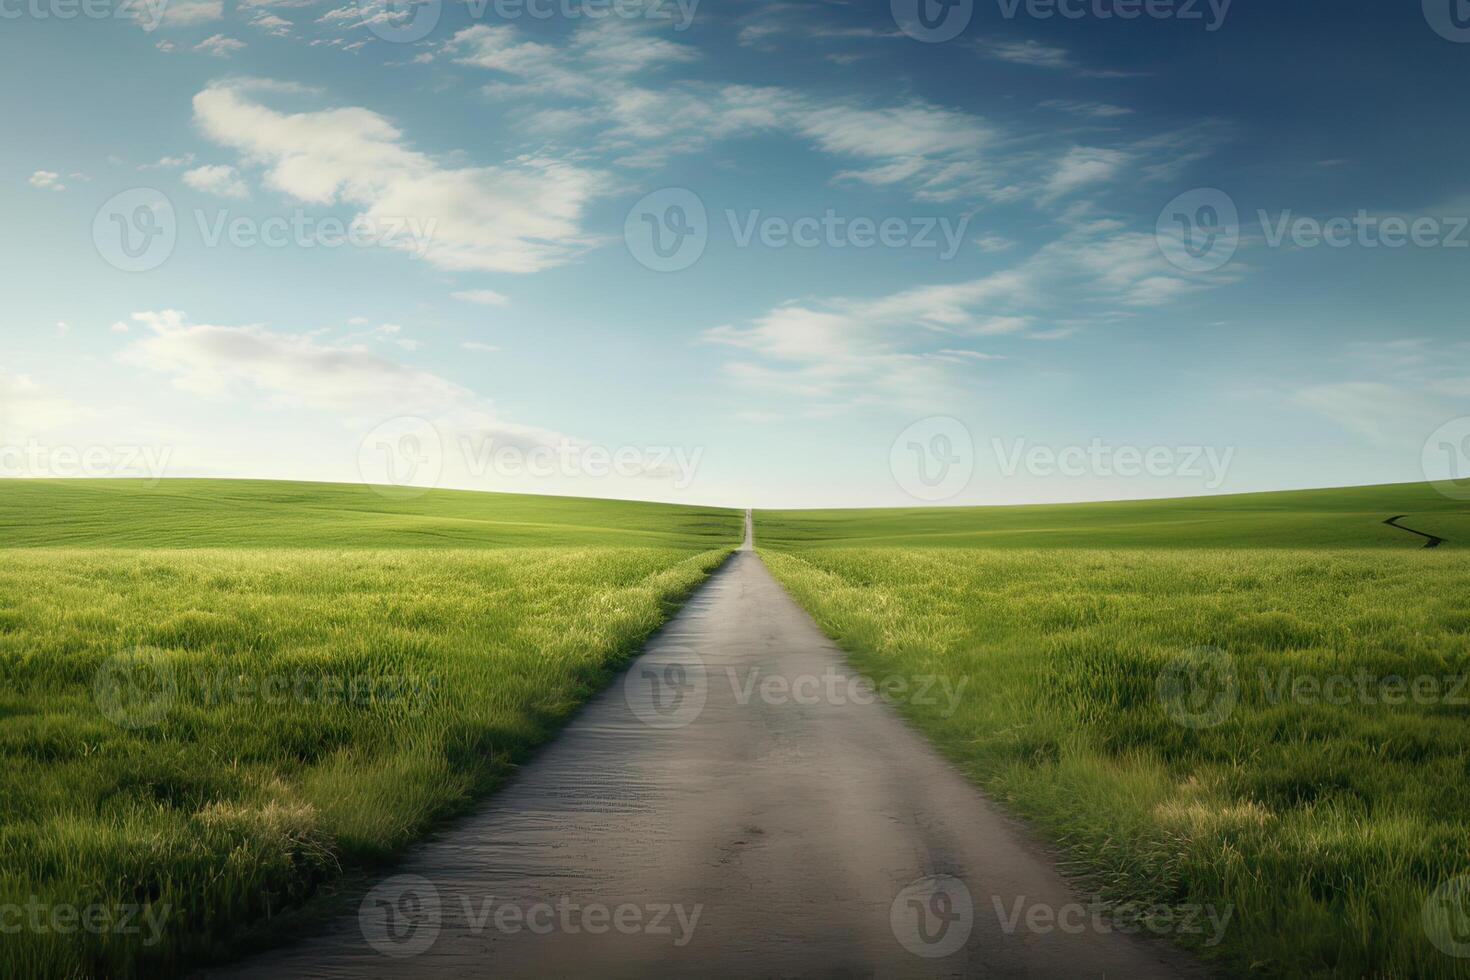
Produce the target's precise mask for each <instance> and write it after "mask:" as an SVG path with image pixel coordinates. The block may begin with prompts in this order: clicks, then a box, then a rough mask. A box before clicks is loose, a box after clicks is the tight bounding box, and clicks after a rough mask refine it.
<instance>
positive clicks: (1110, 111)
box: [1041, 99, 1133, 119]
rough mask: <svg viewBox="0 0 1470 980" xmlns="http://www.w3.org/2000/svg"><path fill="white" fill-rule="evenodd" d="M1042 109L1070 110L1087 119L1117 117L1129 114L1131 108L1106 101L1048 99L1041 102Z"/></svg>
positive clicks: (1130, 113) (1131, 111)
mask: <svg viewBox="0 0 1470 980" xmlns="http://www.w3.org/2000/svg"><path fill="white" fill-rule="evenodd" d="M1041 107H1042V108H1043V109H1057V110H1059V111H1061V112H1070V113H1072V114H1073V115H1076V116H1085V117H1087V118H1088V119H1117V118H1119V117H1121V116H1131V115H1132V114H1133V110H1132V109H1125V108H1123V107H1122V106H1116V105H1109V104H1108V103H1106V102H1075V101H1072V100H1069V99H1048V100H1047V101H1045V102H1043V103H1041Z"/></svg>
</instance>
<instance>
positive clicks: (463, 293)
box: [449, 289, 510, 306]
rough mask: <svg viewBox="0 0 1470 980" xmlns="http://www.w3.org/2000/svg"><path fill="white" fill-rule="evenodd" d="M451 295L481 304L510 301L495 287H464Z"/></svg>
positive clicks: (501, 303)
mask: <svg viewBox="0 0 1470 980" xmlns="http://www.w3.org/2000/svg"><path fill="white" fill-rule="evenodd" d="M449 295H450V296H453V297H454V298H455V299H458V300H463V301H464V302H466V303H479V304H480V305H481V306H504V305H505V304H506V303H508V302H510V299H509V298H508V297H506V296H505V295H504V294H503V293H497V292H496V291H495V290H493V289H462V290H460V291H458V292H455V293H450V294H449Z"/></svg>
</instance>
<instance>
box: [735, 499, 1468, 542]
mask: <svg viewBox="0 0 1470 980" xmlns="http://www.w3.org/2000/svg"><path fill="white" fill-rule="evenodd" d="M1399 515H1407V516H1405V517H1404V520H1403V522H1402V523H1403V524H1404V525H1406V526H1408V527H1411V528H1414V529H1415V530H1419V531H1424V532H1426V533H1429V534H1434V535H1438V536H1440V537H1442V538H1445V539H1446V544H1445V545H1443V546H1442V547H1454V546H1455V545H1456V544H1457V543H1458V544H1466V543H1470V501H1463V500H1452V499H1450V498H1449V497H1446V496H1445V495H1443V494H1441V493H1440V492H1439V491H1437V490H1436V489H1435V488H1434V486H1432V485H1430V484H1427V483H1402V484H1389V485H1384V486H1372V487H1346V488H1342V489H1331V490H1291V491H1283V492H1279V493H1250V494H1232V495H1229V496H1218V497H1184V498H1178V499H1172V500H1125V501H1117V502H1109V503H1095V504H1046V505H1027V506H1012V507H908V508H885V509H869V510H863V509H855V510H762V511H757V512H756V515H755V517H756V523H757V527H758V531H759V534H760V540H761V542H762V543H763V544H765V545H769V546H771V547H774V548H788V549H801V548H808V547H818V548H820V547H864V548H904V547H944V548H1318V547H1331V548H1407V549H1412V548H1422V547H1423V546H1424V540H1423V539H1422V538H1418V537H1415V536H1414V535H1412V534H1409V533H1408V532H1406V531H1401V530H1398V529H1396V528H1392V527H1388V526H1387V525H1385V524H1384V523H1383V521H1384V520H1385V519H1387V518H1390V517H1397V516H1399Z"/></svg>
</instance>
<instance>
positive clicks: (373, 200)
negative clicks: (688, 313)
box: [194, 81, 602, 272]
mask: <svg viewBox="0 0 1470 980" xmlns="http://www.w3.org/2000/svg"><path fill="white" fill-rule="evenodd" d="M273 90H278V89H274V88H273V86H271V85H269V84H265V85H262V84H261V83H250V82H239V81H235V82H222V83H218V84H215V85H211V86H210V87H209V88H207V89H205V90H204V91H202V92H200V93H199V94H198V95H196V96H195V97H194V115H195V119H196V121H197V122H198V124H199V126H200V128H201V129H202V130H203V132H204V133H205V135H206V136H208V137H209V138H210V139H212V140H213V141H215V142H216V143H219V144H220V145H223V146H227V147H231V148H233V149H235V150H238V151H239V152H240V153H241V155H242V158H243V160H244V162H246V163H247V164H250V165H253V166H258V167H262V168H264V170H265V182H266V184H267V185H269V186H270V187H271V188H273V189H275V190H278V191H281V192H282V193H285V194H287V195H288V196H290V197H292V198H295V199H296V200H298V201H303V202H306V203H310V204H323V205H328V204H334V203H338V202H346V203H349V204H354V205H358V206H360V207H362V208H363V209H364V210H363V211H362V215H363V216H364V217H366V218H367V219H369V220H372V221H374V222H375V223H377V224H380V225H382V224H388V223H391V222H394V221H402V220H404V219H407V218H414V219H417V220H418V221H419V222H420V226H421V227H429V226H430V225H431V224H432V228H433V231H432V237H431V239H430V240H429V241H428V242H427V243H417V247H420V248H421V249H422V254H423V256H424V258H425V259H427V260H428V261H429V262H431V263H433V264H434V265H437V266H439V267H441V268H444V269H450V270H455V271H496V272H535V271H537V270H540V269H545V268H549V267H551V266H554V265H559V264H561V263H564V262H567V261H569V260H570V259H572V258H573V257H575V256H576V255H577V254H578V253H580V252H581V251H582V250H584V249H585V248H587V247H588V246H589V245H590V244H591V243H592V239H591V238H590V237H589V236H588V235H587V234H586V232H584V231H583V230H582V227H581V224H580V222H581V217H582V212H583V209H584V208H585V206H586V204H587V202H588V201H589V200H590V199H591V198H592V197H594V196H595V195H597V194H598V193H600V192H601V190H602V187H601V185H600V183H599V180H598V175H597V174H596V173H595V172H593V171H591V170H588V169H585V168H583V167H580V166H577V165H575V164H571V163H567V162H565V161H561V160H556V159H552V158H549V157H544V156H525V157H518V158H516V159H513V160H510V161H507V162H504V163H501V164H498V165H495V166H480V167H459V166H448V165H445V164H442V163H440V162H438V161H436V160H435V159H434V158H432V157H430V156H429V155H428V154H425V153H421V152H419V151H417V150H414V149H412V148H410V146H409V144H408V141H407V139H406V138H405V136H404V134H403V133H402V132H401V131H400V130H399V129H398V128H397V127H396V126H395V125H394V124H393V123H391V122H390V121H389V120H388V119H387V118H386V117H384V116H381V115H379V114H378V113H376V112H373V111H371V110H369V109H365V108H360V107H350V108H340V109H324V110H319V111H314V112H296V113H286V112H280V111H277V110H275V109H272V108H269V107H268V106H266V105H264V104H263V103H262V102H260V101H258V100H257V99H256V98H255V95H256V93H257V91H264V92H266V93H269V92H270V91H273Z"/></svg>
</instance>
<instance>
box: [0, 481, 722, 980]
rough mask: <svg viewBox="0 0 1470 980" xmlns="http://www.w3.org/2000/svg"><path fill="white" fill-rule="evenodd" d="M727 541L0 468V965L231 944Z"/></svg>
mask: <svg viewBox="0 0 1470 980" xmlns="http://www.w3.org/2000/svg"><path fill="white" fill-rule="evenodd" d="M740 536H741V518H740V515H739V514H738V513H737V512H734V511H720V510H716V509H702V508H685V507H674V506H662V505H653V504H626V503H620V502H602V501H587V500H569V499H559V498H535V497H516V496H510V495H496V494H458V493H446V494H439V493H432V494H428V495H425V496H422V497H419V498H416V499H412V500H395V499H391V498H384V497H382V496H380V495H378V494H376V493H374V492H373V491H372V490H370V489H368V488H363V487H342V486H330V485H312V484H287V483H265V482H250V483H242V482H234V481H220V482H214V481H180V482H179V483H178V484H174V483H171V482H165V483H162V484H159V485H158V486H157V487H156V488H149V487H147V486H146V485H144V484H139V483H129V482H125V481H100V482H97V483H86V482H82V481H76V482H70V481H68V482H57V481H46V482H40V481H37V482H31V481H26V482H16V481H7V482H5V483H0V545H3V546H4V547H5V548H6V552H5V555H6V561H5V563H4V564H3V566H0V906H3V907H8V908H19V909H21V910H22V913H21V914H22V915H24V916H26V921H24V922H23V923H22V928H21V929H20V930H19V931H18V932H17V933H15V934H6V935H5V936H3V937H0V975H4V976H77V975H97V974H109V975H154V974H160V973H174V972H178V971H179V970H181V969H182V968H184V967H185V966H187V965H189V964H195V963H199V962H203V961H205V960H207V959H209V958H211V957H212V956H215V955H217V954H223V953H227V952H229V951H231V950H232V949H238V948H240V944H241V942H242V940H244V941H248V940H249V939H250V938H251V937H252V936H253V935H256V934H253V933H252V932H251V931H250V930H249V928H248V927H250V926H251V925H252V924H256V925H259V924H261V923H264V922H266V921H267V920H269V919H272V918H278V917H279V916H280V915H281V913H282V912H289V911H290V910H292V909H295V908H298V907H300V906H302V905H303V904H306V903H309V902H310V901H311V900H312V899H313V897H315V896H317V895H318V894H319V893H320V892H321V891H322V890H323V888H324V886H329V885H330V884H331V883H332V882H333V881H335V880H337V879H339V878H341V877H342V876H344V875H351V874H353V873H354V872H357V871H360V870H363V869H365V868H368V867H370V866H371V865H373V864H374V863H376V862H379V861H381V860H384V859H386V858H388V857H390V856H392V855H393V854H395V853H397V852H399V851H401V850H402V848H403V847H404V846H405V845H407V844H409V843H411V842H412V841H413V840H415V839H417V838H418V837H421V836H422V835H423V834H424V833H425V832H426V831H427V830H428V829H429V828H430V827H431V826H432V825H433V824H435V822H437V821H439V820H441V819H442V818H444V817H446V816H448V815H452V814H454V813H456V812H459V811H461V810H463V809H464V807H465V806H466V805H467V804H468V802H469V801H471V800H473V799H474V798H476V797H478V796H482V795H483V794H485V793H486V792H488V791H489V790H491V789H492V788H493V787H494V786H495V785H496V784H497V783H498V782H499V781H500V780H502V779H503V778H504V777H505V776H506V775H507V774H508V773H509V772H510V771H511V770H512V769H513V767H514V765H515V764H516V762H517V761H518V760H520V759H522V758H523V757H524V756H525V754H526V753H527V751H528V750H529V749H530V748H532V747H533V746H535V745H536V744H538V743H540V742H542V741H544V740H545V739H546V738H547V737H549V736H550V735H551V734H552V733H553V732H554V731H555V730H556V728H557V727H558V726H559V725H560V723H561V722H562V721H564V720H565V719H566V718H567V716H568V715H569V714H570V713H571V712H572V711H574V710H575V709H576V707H577V706H578V705H579V704H581V703H582V702H583V701H584V700H585V699H586V698H587V697H589V696H590V695H591V694H593V693H594V692H596V691H597V690H599V689H600V688H601V687H602V686H603V685H604V684H605V683H606V682H607V680H608V679H609V678H610V677H611V676H612V674H613V672H614V671H615V670H616V669H617V667H618V666H619V665H620V664H621V663H623V662H624V661H625V659H626V658H627V657H629V656H630V655H632V654H633V653H635V652H636V651H637V650H638V649H639V648H640V647H641V645H642V643H643V640H644V639H645V638H646V637H647V636H648V635H649V634H650V633H651V632H653V630H655V629H656V628H657V627H658V626H659V625H660V624H661V623H662V622H663V621H664V620H665V619H666V618H667V617H668V616H669V615H670V613H671V612H672V610H673V609H674V608H675V607H676V606H677V604H678V603H679V602H680V601H682V599H683V598H684V597H685V596H687V595H688V594H689V593H690V592H692V591H693V590H694V589H695V588H696V587H697V586H698V585H699V583H700V582H702V581H703V579H704V577H705V576H706V575H707V574H708V573H709V572H710V571H711V570H712V569H713V568H714V567H715V566H716V565H717V564H718V563H719V562H720V560H721V559H722V558H723V557H724V556H725V554H727V553H728V550H729V549H730V548H731V547H733V546H734V545H735V544H737V543H738V542H739V540H740ZM532 542H543V546H541V547H528V546H527V545H528V544H529V543H532ZM31 909H35V910H37V911H36V912H35V913H34V921H31V919H32V913H31V912H30V911H29V910H31ZM89 915H92V916H96V917H97V919H96V921H97V923H99V924H100V926H101V927H100V928H98V929H95V930H94V929H87V928H81V927H79V923H78V919H79V918H84V917H86V916H89ZM125 916H126V917H127V918H128V919H129V926H130V927H131V928H133V929H134V930H135V931H132V932H125V931H123V929H122V925H121V920H122V919H123V918H124V917H125ZM10 924H11V923H8V922H7V923H5V925H7V927H8V926H9V925H10ZM114 925H115V926H116V927H114Z"/></svg>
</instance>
